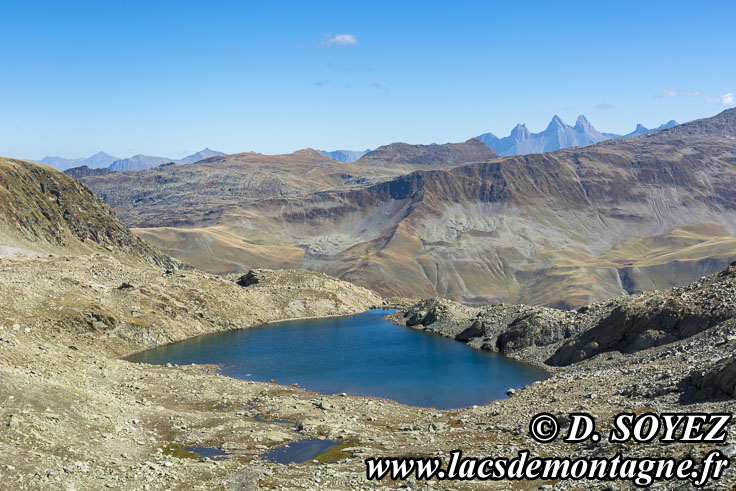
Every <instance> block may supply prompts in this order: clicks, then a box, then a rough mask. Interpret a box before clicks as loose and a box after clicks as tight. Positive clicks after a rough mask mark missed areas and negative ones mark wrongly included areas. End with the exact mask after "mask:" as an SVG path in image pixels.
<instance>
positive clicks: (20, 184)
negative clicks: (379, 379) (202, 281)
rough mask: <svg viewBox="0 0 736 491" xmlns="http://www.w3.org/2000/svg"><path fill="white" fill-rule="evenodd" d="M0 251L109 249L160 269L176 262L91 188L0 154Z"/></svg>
mask: <svg viewBox="0 0 736 491" xmlns="http://www.w3.org/2000/svg"><path fill="white" fill-rule="evenodd" d="M0 234H1V237H2V242H1V243H0V245H2V248H3V249H0V258H2V257H3V253H2V251H3V250H5V251H6V254H7V255H9V254H10V251H14V250H15V251H22V252H23V253H24V254H30V255H40V254H45V253H55V254H60V253H61V254H69V253H94V252H105V253H111V254H113V255H116V256H117V257H120V258H122V259H125V260H131V259H134V260H138V261H143V262H146V263H150V264H155V265H158V266H165V267H175V266H176V263H177V261H172V260H171V258H169V257H168V256H165V255H163V254H161V253H160V252H159V251H157V250H156V249H155V248H153V247H151V246H150V245H149V244H148V243H146V242H144V241H143V240H141V239H139V238H138V237H136V236H135V235H133V234H131V233H130V230H128V228H127V227H126V226H125V225H123V223H122V222H120V220H118V219H117V217H116V216H115V215H114V214H113V212H112V210H110V208H109V207H108V206H107V205H106V204H105V203H104V202H103V201H102V200H101V199H100V198H98V197H97V196H95V194H94V193H92V191H90V189H89V188H88V187H87V186H85V185H84V184H81V183H80V182H79V181H77V180H75V179H72V178H71V177H68V176H66V175H65V174H63V173H61V172H59V171H56V170H54V169H51V168H49V167H44V166H40V165H36V164H32V163H29V162H24V161H20V160H13V159H4V158H0Z"/></svg>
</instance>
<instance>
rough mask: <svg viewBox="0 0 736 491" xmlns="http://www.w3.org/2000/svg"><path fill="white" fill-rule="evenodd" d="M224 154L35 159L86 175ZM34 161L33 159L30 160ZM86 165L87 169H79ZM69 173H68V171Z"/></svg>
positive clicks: (183, 162)
mask: <svg viewBox="0 0 736 491" xmlns="http://www.w3.org/2000/svg"><path fill="white" fill-rule="evenodd" d="M222 155H225V154H224V153H222V152H217V151H215V150H211V149H209V148H205V149H204V150H200V151H199V152H197V153H193V154H191V155H187V156H186V157H184V158H183V159H170V158H168V157H152V156H149V155H140V154H139V155H134V156H132V157H129V158H127V159H121V158H120V157H113V156H112V155H108V154H106V153H105V152H97V153H96V154H94V155H92V156H91V157H87V158H79V159H65V158H63V157H44V158H43V159H41V160H38V161H35V162H38V163H39V164H43V165H48V166H49V167H54V168H56V169H59V170H61V171H67V170H70V169H78V170H76V171H74V172H76V173H77V174H79V173H80V172H81V175H86V174H85V173H86V172H88V171H89V170H90V169H110V171H112V172H125V171H129V170H143V169H151V168H153V167H158V166H160V165H162V164H168V163H169V162H173V163H175V164H193V163H194V162H199V161H200V160H204V159H209V158H211V157H220V156H222ZM31 162H34V161H31ZM83 167H86V168H87V170H84V169H80V168H83ZM68 174H69V173H68Z"/></svg>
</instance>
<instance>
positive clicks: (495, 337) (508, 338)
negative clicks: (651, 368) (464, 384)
mask: <svg viewBox="0 0 736 491" xmlns="http://www.w3.org/2000/svg"><path fill="white" fill-rule="evenodd" d="M390 318H391V320H392V321H393V322H395V323H397V324H400V325H406V326H409V327H414V328H421V329H424V330H427V331H432V332H436V333H438V334H442V335H444V336H447V337H452V338H455V339H457V340H458V341H462V342H466V343H468V344H469V345H470V346H472V347H475V348H480V349H483V350H487V351H495V352H499V353H502V354H505V355H508V356H512V357H514V358H519V359H522V360H526V361H530V362H534V363H537V364H540V365H543V366H548V367H570V366H573V367H585V366H587V365H586V362H591V363H598V362H599V361H600V360H602V359H617V358H618V357H621V356H630V355H634V354H637V353H641V354H642V355H641V356H642V357H645V358H647V357H650V358H651V357H654V358H655V361H656V364H657V365H658V366H661V367H662V370H663V371H665V373H670V377H671V378H672V379H673V380H674V382H677V384H679V385H677V387H674V386H673V385H672V384H670V385H667V384H665V385H662V384H658V385H657V384H656V383H655V382H656V381H650V382H651V383H655V387H649V388H648V389H643V388H642V387H632V388H629V389H626V393H628V394H634V393H636V394H648V395H649V396H651V397H656V395H657V394H663V393H667V391H678V390H679V391H680V392H681V393H683V397H685V398H690V397H697V398H700V399H704V398H705V399H707V398H712V397H718V396H721V397H722V396H724V395H725V396H728V397H734V395H735V393H734V387H735V385H736V379H735V378H734V375H735V374H736V361H734V359H733V357H732V356H728V357H725V358H718V357H717V356H716V354H717V353H729V348H728V347H729V346H732V347H733V349H736V263H733V264H731V266H729V267H728V268H727V269H725V270H723V271H721V272H720V273H717V274H714V275H711V276H708V277H705V278H702V279H700V280H698V281H696V282H694V283H691V284H690V285H687V286H685V287H679V288H673V289H671V290H665V291H651V292H645V293H643V294H639V295H635V296H629V297H619V298H616V299H612V300H610V301H608V302H605V303H598V304H593V305H589V306H585V307H582V308H580V309H578V310H577V311H563V310H557V309H551V308H544V307H533V306H525V305H490V306H487V307H480V308H470V307H464V306H461V305H458V304H456V303H454V302H449V301H446V300H442V301H440V300H435V299H433V300H424V301H421V302H419V303H417V304H415V305H413V306H410V307H408V308H404V309H401V310H400V311H398V312H396V313H394V314H392V316H391V317H390ZM657 348H661V349H663V350H665V351H663V352H661V353H660V354H657V355H654V354H652V355H649V353H657ZM693 357H699V358H702V360H701V361H700V362H699V363H700V364H699V365H698V366H697V370H694V368H695V367H694V366H693V365H692V361H691V360H692V359H693ZM665 367H666V368H665ZM691 372H692V373H691ZM675 374H678V375H675ZM645 385H646V384H645ZM678 387H679V388H678ZM696 394H697V395H696Z"/></svg>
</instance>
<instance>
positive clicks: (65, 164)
mask: <svg viewBox="0 0 736 491" xmlns="http://www.w3.org/2000/svg"><path fill="white" fill-rule="evenodd" d="M118 159H119V157H113V156H112V155H108V154H106V153H105V152H97V153H96V154H94V155H92V156H91V157H87V158H86V159H85V158H80V159H65V158H63V157H44V158H42V159H41V160H39V161H37V162H38V163H39V164H43V165H48V166H49V167H54V168H55V169H59V170H62V171H63V170H66V169H70V168H72V167H82V166H85V165H86V166H87V167H89V168H90V169H100V168H102V167H108V166H109V165H110V164H112V163H113V162H115V161H116V160H118Z"/></svg>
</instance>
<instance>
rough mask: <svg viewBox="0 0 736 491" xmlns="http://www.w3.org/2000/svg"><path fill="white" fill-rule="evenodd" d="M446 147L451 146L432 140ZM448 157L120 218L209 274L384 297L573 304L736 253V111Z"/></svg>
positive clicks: (719, 263) (680, 274)
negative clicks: (295, 279) (340, 181)
mask: <svg viewBox="0 0 736 491" xmlns="http://www.w3.org/2000/svg"><path fill="white" fill-rule="evenodd" d="M466 143H468V142H466ZM471 144H472V141H471ZM402 147H403V146H401V145H398V146H397V145H389V146H387V147H384V148H383V149H378V150H377V151H376V152H379V154H381V153H383V154H384V155H386V157H384V158H385V159H386V160H382V161H381V162H382V163H376V164H374V165H373V167H374V168H377V167H388V168H390V166H391V164H390V162H392V161H399V160H401V157H400V155H399V153H400V151H399V150H400V149H401V148H402ZM436 147H445V148H447V146H426V147H425V148H429V149H431V148H436ZM425 148H422V149H419V150H417V149H412V151H411V152H407V154H408V155H407V156H406V157H403V159H404V162H419V161H420V160H417V159H419V157H417V155H421V153H422V151H424V150H425ZM371 153H374V152H371ZM370 156H371V154H370V153H369V154H367V155H366V156H364V157H363V159H366V157H368V159H367V160H366V161H364V162H363V163H362V164H360V165H361V166H363V167H368V166H367V165H366V162H370V161H371V159H373V158H374V157H375V155H374V157H370ZM363 159H361V160H363ZM429 162H432V161H429ZM358 163H360V161H358ZM448 164H449V165H450V167H447V168H439V169H431V170H422V171H417V172H413V173H411V174H407V175H402V176H398V177H395V178H393V179H389V180H386V181H384V182H379V183H377V184H373V185H370V186H365V185H364V186H363V187H360V186H352V187H350V186H343V187H338V188H336V189H330V190H326V189H325V188H327V187H329V186H330V185H331V184H330V183H327V184H325V186H323V189H321V190H318V191H317V192H312V193H309V192H306V191H304V192H302V193H293V194H291V195H283V196H274V195H272V196H270V197H262V198H253V197H251V195H248V197H247V198H245V197H241V199H240V202H238V203H235V202H233V201H231V202H228V203H220V205H216V204H215V203H213V200H215V199H216V196H217V192H215V189H216V188H215V187H212V188H202V189H200V190H199V191H198V190H196V189H191V190H189V191H188V193H189V195H190V196H192V197H194V196H197V197H198V198H199V199H200V201H204V202H205V203H210V204H211V206H209V207H207V208H206V209H205V210H204V211H202V208H197V209H198V210H199V212H198V214H196V215H191V214H190V213H189V212H188V210H184V211H183V212H181V211H178V212H177V211H176V210H173V211H172V213H179V214H178V217H179V221H177V220H173V219H170V220H169V221H168V222H167V221H165V220H155V221H153V222H151V221H147V220H145V219H141V218H140V217H144V216H146V213H148V212H147V211H146V210H147V208H146V206H141V205H138V204H136V206H135V209H136V210H140V211H138V212H137V213H136V214H135V215H133V216H132V218H131V216H130V215H127V216H126V214H125V213H124V214H123V216H126V219H127V220H128V221H129V222H130V223H134V224H139V225H141V224H147V225H154V227H148V228H144V229H139V230H137V233H139V234H140V235H142V236H143V237H145V238H146V239H148V240H150V241H152V242H153V243H155V244H157V245H158V246H159V247H161V248H162V249H163V250H165V251H166V252H169V253H170V254H172V255H174V256H176V257H179V258H181V259H184V260H186V261H188V262H191V263H194V264H196V265H199V266H200V267H203V268H205V269H208V270H210V271H216V272H227V271H239V270H245V269H248V268H250V267H280V266H289V267H305V268H309V269H316V270H321V271H324V272H327V273H329V274H332V275H335V276H338V277H341V278H344V279H348V280H350V281H353V282H355V283H358V284H361V285H364V286H367V287H370V288H372V289H374V290H377V291H379V292H380V293H382V294H384V295H400V296H412V297H427V296H435V295H438V296H443V297H447V298H450V299H455V300H459V301H462V302H464V303H469V304H475V303H488V302H521V303H530V304H543V305H557V306H565V307H569V306H578V305H580V304H585V303H589V302H591V301H594V300H600V299H604V298H609V297H612V296H617V295H620V294H622V293H626V292H635V291H639V290H643V289H650V288H663V287H669V286H673V285H679V284H683V283H685V282H687V281H690V280H692V279H694V278H695V277H699V276H702V275H704V274H710V273H712V272H715V271H717V270H720V269H723V268H724V267H725V266H727V265H728V263H729V262H730V261H731V260H733V259H734V258H736V238H734V236H733V234H734V233H736V191H734V190H735V189H736V110H728V111H724V112H723V113H721V114H719V115H717V116H715V117H713V118H709V119H705V120H699V121H693V122H691V123H687V124H684V125H680V126H677V127H674V128H671V129H667V130H662V131H658V132H654V133H651V134H647V135H645V136H641V137H636V138H627V139H620V140H612V141H607V142H603V143H600V144H597V145H594V146H590V147H583V148H574V149H566V150H561V151H557V152H553V153H547V154H532V155H524V156H514V157H507V158H503V159H499V158H495V159H493V160H490V161H487V162H474V163H468V164H464V165H457V162H456V161H453V162H449V161H448ZM402 165H405V164H402ZM427 166H428V167H432V166H433V164H428V165H427ZM190 167H191V166H190ZM374 177H375V176H374ZM89 182H90V184H91V185H92V186H93V188H94V187H95V182H94V181H92V180H90V181H89ZM366 182H370V181H369V180H367V181H366ZM96 189H98V191H99V192H101V193H102V194H104V193H105V191H104V189H100V188H96ZM203 191H206V193H205V192H203ZM205 194H212V195H213V196H215V198H213V197H207V196H205ZM108 199H109V198H108ZM192 199H193V200H194V198H192ZM113 204H114V202H113ZM127 206H130V205H127ZM116 209H117V208H116ZM124 209H125V210H128V209H127V208H124ZM183 224H186V228H184V227H182V226H179V225H183ZM162 226H167V227H165V228H164V227H162Z"/></svg>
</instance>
